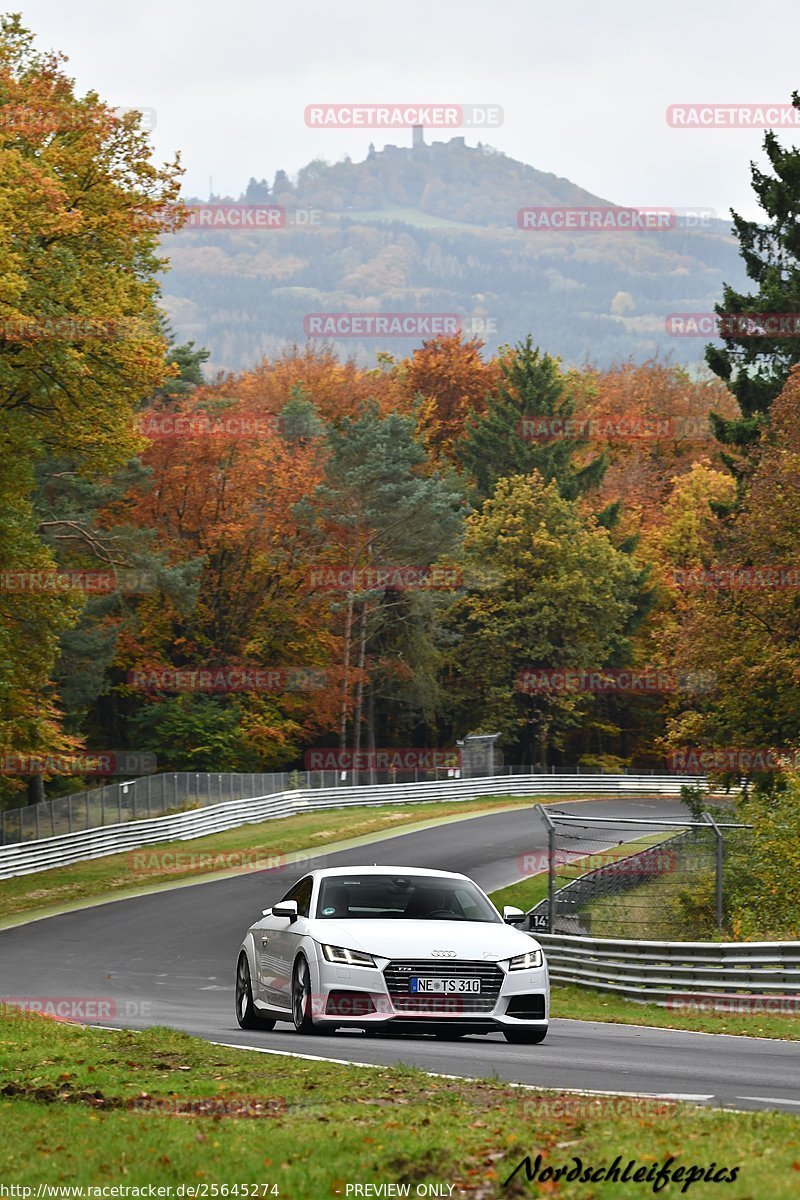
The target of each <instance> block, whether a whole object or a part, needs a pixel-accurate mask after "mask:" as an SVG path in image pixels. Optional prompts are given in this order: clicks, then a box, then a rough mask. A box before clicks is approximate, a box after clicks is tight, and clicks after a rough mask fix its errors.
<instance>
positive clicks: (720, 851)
mask: <svg viewBox="0 0 800 1200" xmlns="http://www.w3.org/2000/svg"><path fill="white" fill-rule="evenodd" d="M702 816H703V820H704V821H708V823H709V825H710V826H711V828H712V829H713V830H714V837H715V838H716V842H717V855H716V860H717V861H716V910H717V933H722V865H723V860H724V853H725V843H724V841H723V835H722V830H721V829H720V827H719V825H718V824H717V822H716V821H715V820H714V818H713V817H712V816H711V813H707V812H705V813H703V814H702Z"/></svg>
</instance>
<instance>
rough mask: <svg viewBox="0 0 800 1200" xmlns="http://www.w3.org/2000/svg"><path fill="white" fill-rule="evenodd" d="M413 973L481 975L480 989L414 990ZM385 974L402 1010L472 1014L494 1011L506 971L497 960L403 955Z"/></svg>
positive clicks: (440, 976)
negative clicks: (414, 992) (438, 992)
mask: <svg viewBox="0 0 800 1200" xmlns="http://www.w3.org/2000/svg"><path fill="white" fill-rule="evenodd" d="M412 975H424V976H428V977H433V978H436V979H480V981H481V990H480V992H479V993H475V992H464V993H463V994H459V993H457V992H453V993H450V994H449V995H442V994H437V993H435V992H426V993H422V994H421V995H415V994H412V993H411V991H410V988H411V983H410V980H411V977H412ZM383 977H384V979H385V980H386V986H387V988H388V990H389V995H390V996H391V998H392V1004H393V1005H394V1007H395V1010H396V1011H397V1012H402V1013H426V1014H427V1013H437V1014H441V1015H443V1016H445V1015H446V1016H453V1017H455V1016H459V1015H461V1014H463V1015H465V1016H466V1015H471V1014H473V1013H487V1012H491V1011H492V1009H493V1008H494V1006H495V1004H496V1003H497V997H498V996H499V995H500V988H501V987H502V984H503V972H502V971H501V970H500V968H499V967H498V966H496V965H495V963H487V962H469V961H468V960H465V959H457V960H447V959H445V960H444V961H442V960H439V959H430V958H423V959H403V960H398V961H397V962H390V963H389V965H388V966H387V967H385V968H384V971H383Z"/></svg>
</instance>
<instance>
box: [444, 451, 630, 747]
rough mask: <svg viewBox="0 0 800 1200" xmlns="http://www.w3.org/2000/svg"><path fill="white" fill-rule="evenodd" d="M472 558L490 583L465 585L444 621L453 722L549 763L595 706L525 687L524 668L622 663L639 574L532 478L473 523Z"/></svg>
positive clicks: (504, 490) (468, 545)
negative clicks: (449, 641)
mask: <svg viewBox="0 0 800 1200" xmlns="http://www.w3.org/2000/svg"><path fill="white" fill-rule="evenodd" d="M464 553H465V560H466V561H467V562H470V561H471V560H474V561H475V562H477V563H488V564H490V565H491V566H492V568H493V569H494V572H495V574H496V583H495V586H494V587H492V588H487V589H483V590H480V591H472V590H467V591H466V592H465V594H464V595H463V596H461V597H460V598H459V599H458V600H456V601H455V602H454V604H453V607H452V610H451V612H450V614H449V619H448V624H449V627H450V629H451V631H452V636H453V637H454V639H455V640H454V645H453V647H452V649H451V654H450V667H449V672H448V687H449V689H450V690H451V691H452V692H453V693H454V694H455V696H457V697H458V698H459V700H458V703H457V704H456V708H455V714H456V715H455V722H456V727H457V728H458V729H459V731H460V732H461V733H464V732H467V731H468V730H469V729H475V728H478V727H481V728H490V729H492V730H493V731H494V730H498V731H500V732H501V733H502V735H503V738H502V745H503V746H504V747H505V749H506V752H507V757H508V756H509V752H510V753H515V754H516V755H518V757H517V759H516V761H522V762H538V763H540V764H546V763H547V762H548V760H549V757H550V754H551V752H553V751H554V750H555V751H558V750H559V749H561V748H563V745H564V739H565V737H566V735H567V733H568V731H569V730H571V729H574V728H576V727H577V726H579V725H580V723H581V722H582V721H583V720H584V715H585V712H586V709H587V707H588V706H590V704H591V700H590V699H588V698H587V697H585V696H582V695H580V694H577V693H558V692H550V693H543V694H539V693H531V692H530V691H525V690H521V689H520V688H519V687H518V680H519V673H520V671H522V670H523V669H525V668H541V669H544V670H549V669H558V668H576V669H578V670H583V671H591V670H597V669H599V668H602V667H605V666H607V665H609V664H611V663H613V662H615V661H619V660H621V659H624V655H625V654H626V652H627V649H628V645H629V638H630V634H631V631H632V628H633V626H634V623H635V619H636V609H637V593H638V591H639V590H640V588H641V586H642V577H641V574H640V572H639V571H638V570H637V568H636V566H635V565H634V563H633V562H632V561H631V558H630V556H629V555H627V554H624V553H622V552H620V551H619V550H618V549H617V548H616V547H615V546H614V545H613V543H612V541H611V537H610V535H609V533H608V531H607V530H606V529H604V528H603V527H602V526H600V525H599V524H598V523H597V521H596V519H595V518H593V517H587V516H583V515H582V514H581V512H580V510H579V508H578V506H577V504H576V503H575V502H574V501H571V500H567V499H565V498H564V497H563V496H562V495H561V494H560V493H559V489H558V484H557V483H556V481H555V480H550V481H546V480H544V479H543V478H542V476H541V475H540V474H539V473H538V472H537V471H532V472H530V473H529V474H527V475H515V476H512V477H510V478H508V479H501V480H500V481H499V482H498V484H497V486H496V488H495V491H494V495H493V496H492V498H491V499H489V500H487V501H485V503H484V505H483V507H482V509H481V510H480V511H479V512H475V513H473V514H472V515H471V516H470V517H469V518H468V521H467V533H466V540H465V551H464Z"/></svg>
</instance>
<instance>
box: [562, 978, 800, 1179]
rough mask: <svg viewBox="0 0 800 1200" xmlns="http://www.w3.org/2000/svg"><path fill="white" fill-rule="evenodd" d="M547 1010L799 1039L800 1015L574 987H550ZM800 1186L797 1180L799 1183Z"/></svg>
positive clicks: (564, 1014)
mask: <svg viewBox="0 0 800 1200" xmlns="http://www.w3.org/2000/svg"><path fill="white" fill-rule="evenodd" d="M550 1010H551V1015H552V1016H554V1017H570V1018H572V1019H573V1020H576V1021H610V1022H612V1023H613V1024H615V1025H656V1026H658V1027H659V1028H662V1029H688V1030H696V1031H697V1032H699V1033H731V1034H737V1035H741V1036H743V1037H763V1038H784V1039H786V1040H787V1041H798V1040H800V1012H798V1013H794V1014H792V1013H788V1014H786V1015H780V1014H777V1013H764V1012H752V1013H746V1012H742V1013H733V1012H724V1011H719V1012H717V1011H716V1010H714V1009H706V1008H691V1007H688V1006H687V1007H686V1008H685V1009H681V1008H661V1006H660V1005H658V1004H639V1002H638V1001H636V1000H626V999H624V997H622V996H614V995H609V994H608V993H606V992H599V991H595V990H593V989H592V988H584V987H578V986H577V985H576V984H562V983H554V984H552V985H551V996H550ZM798 1183H799V1184H800V1181H798Z"/></svg>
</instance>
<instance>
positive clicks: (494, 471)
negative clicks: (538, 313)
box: [457, 335, 608, 500]
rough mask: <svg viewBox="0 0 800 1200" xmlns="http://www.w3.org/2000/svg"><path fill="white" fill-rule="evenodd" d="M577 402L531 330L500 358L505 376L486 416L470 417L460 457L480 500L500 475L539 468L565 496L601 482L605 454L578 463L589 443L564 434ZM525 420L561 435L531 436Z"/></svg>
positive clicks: (489, 490) (491, 489)
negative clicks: (575, 460) (580, 453)
mask: <svg viewBox="0 0 800 1200" xmlns="http://www.w3.org/2000/svg"><path fill="white" fill-rule="evenodd" d="M574 411H575V404H574V401H573V399H572V397H571V396H570V394H569V390H568V388H567V385H566V380H565V378H564V375H563V374H562V372H561V370H560V367H559V363H558V360H557V359H555V358H551V357H550V355H549V354H542V353H540V351H539V349H538V348H536V349H534V347H533V341H532V339H531V337H530V335H528V337H527V338H526V339H525V341H523V342H520V343H518V345H517V346H516V347H515V348H514V349H513V351H507V352H506V353H505V354H502V355H501V357H500V380H499V383H498V386H497V388H496V390H495V391H494V392H493V393H492V394H490V395H489V397H488V407H487V410H486V412H485V413H484V414H483V415H481V416H476V415H473V416H472V418H471V419H470V420H469V421H468V423H467V427H466V432H465V434H464V438H463V440H462V442H461V444H460V446H459V447H458V448H457V456H458V458H459V460H460V462H461V463H462V464H463V465H464V466H465V467H466V469H467V471H468V472H469V474H470V475H471V476H472V478H473V479H474V481H475V489H476V493H477V497H478V499H479V500H485V499H487V498H488V497H489V496H491V494H492V492H493V491H494V489H495V486H496V484H497V482H498V480H500V479H505V478H508V477H509V476H511V475H529V474H530V473H531V472H532V471H538V472H539V474H540V475H541V476H542V478H543V479H544V480H545V482H546V483H549V482H550V481H551V480H554V481H555V482H556V484H557V486H558V490H559V492H560V494H561V495H562V496H563V497H564V499H566V500H574V499H576V498H577V497H578V496H580V495H583V494H584V493H585V492H586V491H588V490H590V489H591V488H594V487H597V485H598V484H599V483H600V481H601V480H602V478H603V475H604V474H605V471H606V468H607V466H608V460H607V458H606V456H605V455H599V456H598V457H597V458H593V459H591V461H589V462H588V463H586V464H584V465H583V466H577V465H576V464H575V462H574V459H575V455H576V454H577V453H578V452H579V451H580V450H582V449H584V448H585V446H586V443H585V442H582V441H579V440H577V439H576V438H573V437H568V436H566V437H565V436H559V435H558V430H560V429H561V428H562V422H567V421H569V419H570V417H572V415H573V413H574ZM523 421H530V423H531V424H532V426H533V427H534V431H535V430H536V429H537V428H538V426H539V425H543V426H544V427H545V431H546V430H547V428H549V427H551V426H552V429H553V430H554V431H555V432H556V436H552V437H545V438H543V440H531V438H530V437H529V436H528V435H527V433H526V429H525V426H524V425H523Z"/></svg>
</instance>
